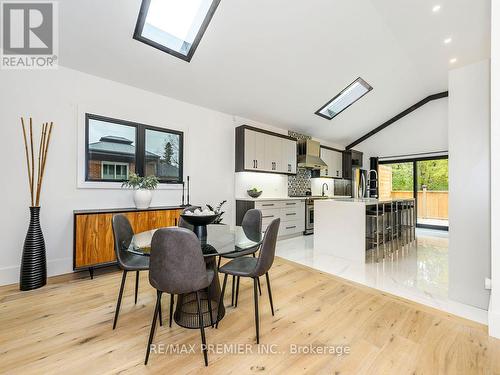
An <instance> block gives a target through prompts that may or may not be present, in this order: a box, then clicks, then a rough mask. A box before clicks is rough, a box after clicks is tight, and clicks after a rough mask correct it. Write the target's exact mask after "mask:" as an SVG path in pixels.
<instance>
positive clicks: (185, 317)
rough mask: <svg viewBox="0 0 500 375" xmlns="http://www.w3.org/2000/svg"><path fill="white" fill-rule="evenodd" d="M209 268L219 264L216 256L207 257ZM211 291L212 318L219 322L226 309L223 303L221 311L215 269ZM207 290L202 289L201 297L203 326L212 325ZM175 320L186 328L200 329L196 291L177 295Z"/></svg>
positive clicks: (214, 268) (218, 285)
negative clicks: (219, 309) (216, 261)
mask: <svg viewBox="0 0 500 375" xmlns="http://www.w3.org/2000/svg"><path fill="white" fill-rule="evenodd" d="M206 262H207V268H208V269H213V270H216V269H217V266H216V263H215V257H210V258H206ZM208 289H209V291H210V301H211V307H212V320H213V323H214V324H215V323H217V319H219V320H221V319H222V318H223V317H224V315H225V313H226V311H225V309H224V304H222V305H223V306H222V309H221V311H220V313H219V311H218V304H219V297H220V294H221V289H220V283H219V277H218V275H217V271H215V276H214V278H213V280H212V283H211V284H210V286H209V287H208ZM207 297H208V296H207V291H206V290H203V291H200V298H201V311H202V312H203V326H204V327H210V313H209V308H208V298H207ZM174 320H175V322H176V323H177V324H178V325H180V326H181V327H184V328H190V329H199V328H200V321H199V318H198V307H197V304H196V293H187V294H180V295H178V296H177V301H176V306H175V312H174Z"/></svg>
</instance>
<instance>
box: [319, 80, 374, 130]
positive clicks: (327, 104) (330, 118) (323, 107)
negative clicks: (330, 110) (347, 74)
mask: <svg viewBox="0 0 500 375" xmlns="http://www.w3.org/2000/svg"><path fill="white" fill-rule="evenodd" d="M360 81H361V82H360ZM356 82H359V83H360V84H361V85H362V86H365V85H364V84H363V82H364V83H365V84H366V85H368V87H366V86H365V87H366V88H367V91H366V92H365V93H364V94H363V95H361V96H360V97H359V98H357V99H356V100H355V101H353V102H352V103H351V104H349V105H348V106H347V107H345V108H344V109H343V110H342V111H340V112H337V114H335V116H333V117H329V116H326V115H324V114H323V113H321V111H322V110H324V109H325V108H326V107H328V106H329V105H330V104H331V103H332V102H333V101H334V100H335V99H337V98H338V97H339V96H340V95H342V94H343V93H344V92H345V91H346V90H347V89H348V88H349V87H351V86H352V85H354V84H355V83H356ZM372 90H373V86H372V85H370V84H369V83H368V82H367V81H366V80H364V79H363V78H361V77H358V78H356V79H355V80H354V81H352V82H351V83H350V84H348V85H347V86H346V87H345V88H344V89H343V90H342V91H340V92H339V93H338V94H337V95H335V96H334V97H333V98H331V99H330V100H329V101H328V102H326V104H324V105H322V106H321V108H320V109H318V110H317V111H316V112H314V114H315V115H318V116H320V117H322V118H324V119H327V120H333V119H334V118H335V117H337V116H338V115H340V114H341V113H342V112H344V111H345V110H346V109H347V108H349V107H350V106H351V105H353V104H354V103H356V102H358V101H359V100H360V99H361V98H362V97H364V96H365V95H366V94H368V93H369V92H370V91H372Z"/></svg>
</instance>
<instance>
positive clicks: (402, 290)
mask: <svg viewBox="0 0 500 375" xmlns="http://www.w3.org/2000/svg"><path fill="white" fill-rule="evenodd" d="M313 241H314V235H311V236H301V237H295V238H291V239H286V240H281V241H279V242H278V246H277V249H276V255H277V256H280V257H282V258H285V259H288V260H291V261H294V262H297V263H300V264H303V265H306V266H309V267H312V268H315V269H317V270H319V271H323V272H327V273H330V274H333V275H337V276H340V277H343V278H345V279H348V280H351V281H355V282H357V283H360V284H364V285H367V286H369V287H372V288H376V289H379V290H382V291H385V292H388V293H391V294H394V295H397V296H400V297H404V298H407V299H410V300H412V301H415V302H419V303H422V304H424V305H428V306H431V307H435V308H438V309H440V310H444V311H447V312H450V313H452V314H455V315H458V316H462V317H464V318H467V319H471V320H474V321H477V322H481V323H484V324H486V323H487V320H488V315H487V311H486V310H482V309H479V308H476V307H473V306H469V305H465V304H462V303H459V302H455V301H452V300H450V299H449V298H448V233H447V232H443V231H433V230H425V229H419V230H417V240H416V243H414V244H413V245H411V246H407V247H406V249H405V250H404V251H399V253H396V254H395V255H394V257H393V259H392V260H391V259H388V260H385V261H383V262H379V263H375V262H372V261H371V259H370V258H371V257H370V256H368V258H367V263H366V264H364V265H358V264H355V263H353V262H351V261H349V260H346V259H343V258H338V257H335V256H333V255H331V254H329V253H328V251H318V250H314V242H313ZM332 246H335V243H334V242H333V243H332Z"/></svg>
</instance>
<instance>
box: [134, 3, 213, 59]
mask: <svg viewBox="0 0 500 375" xmlns="http://www.w3.org/2000/svg"><path fill="white" fill-rule="evenodd" d="M219 2H220V0H143V1H142V5H141V10H140V13H139V18H138V20H137V25H136V28H135V33H134V39H137V40H139V41H141V42H143V43H146V44H149V45H151V46H153V47H155V48H158V49H160V50H162V51H164V52H167V53H169V54H171V55H173V56H176V57H178V58H180V59H183V60H186V61H188V62H189V61H190V60H191V58H192V56H193V54H194V51H195V50H196V47H197V46H198V43H199V42H200V40H201V38H202V36H203V33H204V32H205V30H206V28H207V26H208V24H209V23H210V20H211V18H212V16H213V14H214V12H215V10H216V9H217V6H218V5H219Z"/></svg>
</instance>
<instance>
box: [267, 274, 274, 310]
mask: <svg viewBox="0 0 500 375" xmlns="http://www.w3.org/2000/svg"><path fill="white" fill-rule="evenodd" d="M266 281H267V293H268V294H269V303H270V304H271V314H272V315H273V316H274V306H273V295H272V294H271V282H270V281H269V273H268V272H266Z"/></svg>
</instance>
